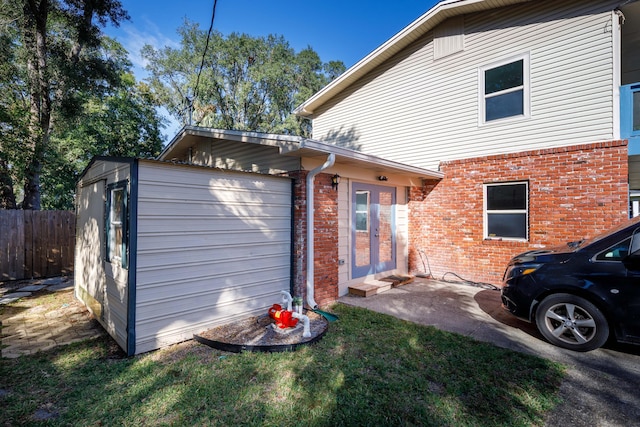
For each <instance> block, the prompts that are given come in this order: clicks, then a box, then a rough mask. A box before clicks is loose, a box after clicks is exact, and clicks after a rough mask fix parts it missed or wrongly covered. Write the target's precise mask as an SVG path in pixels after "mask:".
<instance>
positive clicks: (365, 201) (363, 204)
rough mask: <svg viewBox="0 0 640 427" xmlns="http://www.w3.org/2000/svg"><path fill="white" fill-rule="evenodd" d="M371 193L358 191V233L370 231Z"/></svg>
mask: <svg viewBox="0 0 640 427" xmlns="http://www.w3.org/2000/svg"><path fill="white" fill-rule="evenodd" d="M369 194H370V193H369V191H356V212H355V213H356V231H363V232H368V231H369V204H370V203H371V198H370V197H369Z"/></svg>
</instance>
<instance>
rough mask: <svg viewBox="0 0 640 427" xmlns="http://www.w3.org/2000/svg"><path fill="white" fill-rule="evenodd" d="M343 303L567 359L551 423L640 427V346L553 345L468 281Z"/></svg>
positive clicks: (420, 282)
mask: <svg viewBox="0 0 640 427" xmlns="http://www.w3.org/2000/svg"><path fill="white" fill-rule="evenodd" d="M340 302H342V303H344V304H349V305H353V306H358V307H364V308H368V309H370V310H373V311H377V312H380V313H386V314H389V315H392V316H395V317H398V318H400V319H405V320H409V321H412V322H415V323H419V324H423V325H432V326H435V327H437V328H439V329H442V330H446V331H450V332H456V333H459V334H462V335H466V336H469V337H472V338H475V339H477V340H480V341H486V342H491V343H493V344H495V345H498V346H500V347H505V348H509V349H512V350H515V351H520V352H524V353H529V354H533V355H537V356H540V357H544V358H547V359H550V360H554V361H558V362H560V363H563V364H564V365H565V366H567V368H568V369H567V377H566V379H565V381H564V382H563V384H562V386H561V389H560V394H561V397H562V399H563V403H562V404H560V405H559V406H558V407H557V408H556V409H555V411H554V412H553V413H551V414H550V415H549V417H548V419H547V420H546V425H547V426H561V425H564V426H572V427H573V426H640V388H639V387H638V384H640V346H627V345H620V344H607V345H605V346H604V347H602V348H600V349H598V350H594V351H591V352H587V353H577V352H573V351H569V350H565V349H561V348H559V347H555V346H553V345H551V344H548V343H547V342H546V341H544V339H543V338H542V336H541V335H540V334H539V333H538V331H537V330H536V328H535V326H534V325H532V324H529V323H527V322H524V321H522V320H519V319H516V318H514V317H513V316H511V315H510V314H509V313H507V312H505V311H504V310H503V309H502V308H501V306H500V292H498V291H495V290H487V289H483V288H478V287H474V286H470V285H464V284H454V283H448V282H446V283H445V282H439V281H433V280H427V279H416V281H415V282H413V283H410V284H408V285H404V286H401V287H398V288H394V289H391V290H389V291H387V292H385V293H382V294H379V295H375V296H372V297H367V298H362V297H355V296H345V297H342V298H340ZM496 363H499V361H496Z"/></svg>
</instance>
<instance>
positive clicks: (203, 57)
mask: <svg viewBox="0 0 640 427" xmlns="http://www.w3.org/2000/svg"><path fill="white" fill-rule="evenodd" d="M217 5H218V0H213V10H212V12H211V24H210V25H209V31H208V32H207V41H206V43H205V45H204V51H203V52H202V60H201V61H200V68H199V69H198V76H197V77H196V86H195V88H194V89H193V100H189V99H188V98H187V102H189V124H191V110H192V109H193V101H195V100H196V99H197V98H198V86H199V85H200V74H201V73H202V68H204V60H205V58H206V56H207V50H208V49H209V40H210V39H211V32H212V31H213V21H214V20H215V18H216V6H217Z"/></svg>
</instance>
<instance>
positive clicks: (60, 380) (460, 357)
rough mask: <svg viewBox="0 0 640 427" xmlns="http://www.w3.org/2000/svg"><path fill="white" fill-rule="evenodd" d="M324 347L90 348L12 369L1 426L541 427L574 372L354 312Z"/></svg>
mask: <svg viewBox="0 0 640 427" xmlns="http://www.w3.org/2000/svg"><path fill="white" fill-rule="evenodd" d="M334 309H335V310H336V312H337V314H339V316H340V320H338V321H337V322H334V323H332V324H331V326H330V329H329V331H328V332H327V334H326V335H325V336H324V337H323V339H322V340H321V341H320V342H318V343H317V344H314V345H312V346H305V347H301V348H299V349H298V350H297V351H296V352H288V353H241V354H229V353H224V352H221V351H217V350H213V349H211V348H209V347H206V346H204V345H201V344H197V343H190V344H180V345H175V346H171V347H169V348H167V349H165V350H160V351H157V352H153V353H149V354H145V355H141V356H137V357H132V358H118V357H114V356H115V354H114V352H113V351H112V350H111V351H110V350H109V349H112V348H113V341H111V340H110V339H106V340H103V341H100V340H99V341H85V342H83V343H79V344H72V345H71V346H67V347H63V348H59V349H57V350H54V351H50V352H45V353H39V354H37V355H34V356H26V357H25V356H23V357H20V358H18V359H11V360H6V361H3V363H2V364H0V378H3V386H2V388H3V395H0V402H1V403H2V406H3V411H0V424H2V425H25V424H33V423H34V419H33V417H34V414H35V413H36V412H38V413H39V414H41V415H46V416H50V417H51V418H49V419H48V420H47V421H45V422H42V424H45V423H46V424H47V425H74V426H94V425H131V426H133V425H260V426H262V425H301V426H338V425H363V426H364V425H385V426H395V425H398V426H400V425H402V426H405V425H432V426H531V425H542V424H543V422H544V415H545V413H546V412H548V411H550V410H551V409H552V408H553V407H554V406H555V405H556V404H557V403H558V395H557V393H558V389H559V385H560V381H561V379H562V377H563V368H562V367H561V366H560V365H558V364H556V363H553V362H549V361H546V360H543V359H540V358H536V357H533V356H530V355H526V354H523V353H517V352H514V351H511V350H507V349H503V348H498V347H495V346H492V345H490V344H487V343H482V342H478V341H475V340H472V339H469V338H467V337H464V336H461V335H457V334H452V333H447V332H443V331H439V330H437V329H435V328H433V327H425V326H420V325H416V324H413V323H409V322H405V321H402V320H398V319H396V318H393V317H390V316H386V315H383V314H378V313H374V312H370V311H368V310H364V309H358V308H352V307H348V306H344V305H337V306H336V307H334Z"/></svg>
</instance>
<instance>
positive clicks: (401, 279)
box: [380, 275, 414, 288]
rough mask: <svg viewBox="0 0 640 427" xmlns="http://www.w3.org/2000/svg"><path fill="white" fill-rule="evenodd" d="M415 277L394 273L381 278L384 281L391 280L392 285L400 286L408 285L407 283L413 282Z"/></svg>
mask: <svg viewBox="0 0 640 427" xmlns="http://www.w3.org/2000/svg"><path fill="white" fill-rule="evenodd" d="M413 279H414V277H413V276H405V275H393V276H389V277H385V278H383V279H380V280H381V281H383V282H390V283H391V286H393V287H394V288H396V287H398V286H402V285H406V284H407V283H411V282H413Z"/></svg>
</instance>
